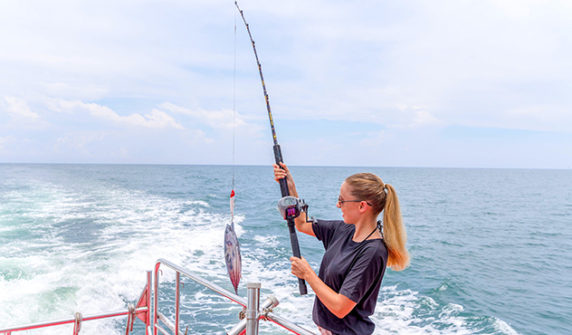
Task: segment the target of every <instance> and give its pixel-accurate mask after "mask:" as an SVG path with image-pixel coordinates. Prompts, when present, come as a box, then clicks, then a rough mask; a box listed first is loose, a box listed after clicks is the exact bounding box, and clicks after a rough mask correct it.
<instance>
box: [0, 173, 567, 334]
mask: <svg viewBox="0 0 572 335" xmlns="http://www.w3.org/2000/svg"><path fill="white" fill-rule="evenodd" d="M291 170H292V173H293V175H294V177H295V180H296V183H297V188H298V191H299V193H300V196H301V197H302V198H304V199H305V200H306V202H307V203H308V204H309V206H310V208H309V212H310V215H311V216H314V217H316V218H324V219H339V218H341V213H340V212H339V209H338V208H336V200H337V198H338V193H339V187H340V184H341V183H342V181H343V180H344V178H345V177H347V176H348V175H350V174H353V173H356V172H363V171H369V172H373V173H376V174H378V175H379V176H381V177H382V179H383V180H384V181H385V182H387V183H390V184H392V185H393V186H394V187H395V188H396V190H397V193H398V195H399V199H400V202H401V208H402V213H403V218H404V222H405V225H406V227H407V231H408V248H409V250H410V253H411V256H412V261H411V266H410V267H409V268H407V269H406V270H404V271H401V272H395V271H392V270H388V271H387V272H386V274H385V277H384V280H383V284H382V290H381V293H380V296H379V302H378V305H377V309H376V312H375V314H374V315H373V320H374V322H375V324H376V334H511V335H512V334H571V333H572V326H571V325H572V280H571V278H572V256H571V252H572V171H571V170H524V169H522V170H519V169H445V168H393V167H392V168H372V167H368V168H359V167H297V166H293V167H291ZM233 173H234V175H235V183H236V184H235V190H236V208H235V213H236V225H237V227H236V229H237V234H238V238H239V241H240V243H241V251H242V259H243V272H242V274H243V278H242V281H241V284H240V287H239V295H242V296H245V295H246V283H247V282H249V281H260V282H261V284H262V298H263V299H264V297H265V296H266V295H269V294H273V295H275V296H276V297H277V298H278V300H279V301H280V305H279V306H278V307H277V308H276V309H275V313H276V314H278V315H280V316H282V317H285V318H288V319H290V320H294V321H296V322H297V323H299V324H301V325H306V326H308V327H311V326H312V320H311V311H312V304H313V299H314V294H313V293H312V292H311V290H309V291H310V292H309V294H308V295H307V296H300V295H299V294H298V288H297V281H296V279H295V278H294V277H293V276H292V275H291V274H290V270H289V268H290V263H289V261H288V257H289V256H290V254H291V250H290V242H289V239H288V233H287V231H288V230H287V227H286V224H285V223H284V221H283V220H282V219H281V217H280V216H279V214H278V211H277V210H276V203H277V201H278V199H279V198H280V190H279V186H278V184H277V183H276V182H275V181H274V180H273V175H272V167H271V166H270V165H269V166H237V167H232V166H183V165H180V166H160V165H57V164H47V165H43V164H0V329H2V328H7V327H9V326H15V325H20V324H26V323H35V322H41V321H48V320H60V319H68V318H73V314H74V312H81V313H82V314H84V315H89V314H97V313H103V312H109V311H116V310H123V309H126V306H127V304H128V303H133V302H134V301H135V300H136V299H137V298H138V296H139V294H140V293H141V290H142V289H143V287H144V285H145V281H146V271H148V270H152V269H153V267H154V264H155V261H156V260H157V259H158V258H165V259H167V260H170V261H172V262H174V263H176V264H179V265H181V266H183V267H185V268H187V269H189V270H190V271H192V272H193V273H195V274H197V275H199V276H201V277H204V278H206V279H208V280H209V281H211V282H214V283H216V284H218V285H220V286H222V287H224V288H226V289H228V290H232V286H231V284H230V281H229V279H228V276H227V273H226V267H225V263H224V256H223V234H224V228H225V224H227V223H228V222H229V220H230V213H229V205H228V203H229V199H228V196H229V192H230V189H231V183H232V175H233ZM298 236H299V240H300V246H301V252H302V255H303V256H304V257H306V258H307V259H308V261H309V262H310V264H311V265H312V266H313V268H314V269H315V270H317V269H318V266H319V263H320V259H321V256H322V254H323V248H322V245H321V242H319V241H317V240H315V239H314V238H312V237H309V236H302V235H300V234H299V235H298ZM174 278H175V276H174V274H173V272H172V271H170V270H168V269H163V274H162V277H161V295H160V300H161V306H163V307H162V308H163V309H162V311H163V312H164V313H165V314H167V315H171V316H172V315H173V313H174V311H173V307H172V306H173V301H174V297H173V295H172V293H173V287H174ZM181 304H182V311H181V315H182V321H181V324H182V325H183V329H184V328H185V327H186V326H189V334H224V333H225V331H226V330H229V329H230V328H231V327H232V326H233V325H234V324H235V323H236V322H237V315H238V312H239V311H240V308H239V307H238V306H237V305H235V304H231V303H228V302H227V301H226V300H224V299H219V298H218V296H217V295H216V294H213V293H211V292H210V291H208V290H206V289H204V288H202V287H200V286H198V285H197V284H194V283H193V282H191V281H189V280H184V287H183V289H182V298H181ZM125 322H126V321H125V318H122V319H117V320H103V321H90V322H85V323H84V324H83V327H82V332H81V334H121V333H122V330H123V327H124V324H125ZM261 325H262V326H261V331H260V332H261V334H287V333H286V332H285V331H283V330H282V329H281V328H280V327H277V326H275V325H273V324H268V323H266V322H262V323H261ZM68 333H70V334H71V326H59V327H58V328H54V329H52V330H39V331H34V332H32V331H30V332H29V334H68ZM123 333H124V331H123ZM15 334H22V333H15ZM23 334H28V332H23ZM135 334H144V330H143V327H142V326H141V323H140V322H139V321H137V322H136V327H135Z"/></svg>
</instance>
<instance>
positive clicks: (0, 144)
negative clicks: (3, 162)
mask: <svg viewBox="0 0 572 335" xmlns="http://www.w3.org/2000/svg"><path fill="white" fill-rule="evenodd" d="M8 140H9V138H8V137H0V150H2V149H4V146H5V145H6V143H8Z"/></svg>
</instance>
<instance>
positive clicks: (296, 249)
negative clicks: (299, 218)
mask: <svg viewBox="0 0 572 335" xmlns="http://www.w3.org/2000/svg"><path fill="white" fill-rule="evenodd" d="M288 230H290V244H292V254H293V255H294V257H298V258H302V256H301V254H300V245H299V244H298V236H297V235H296V225H295V224H294V219H289V220H288ZM298 288H299V289H300V295H306V294H308V288H307V287H306V282H305V281H304V279H301V278H298Z"/></svg>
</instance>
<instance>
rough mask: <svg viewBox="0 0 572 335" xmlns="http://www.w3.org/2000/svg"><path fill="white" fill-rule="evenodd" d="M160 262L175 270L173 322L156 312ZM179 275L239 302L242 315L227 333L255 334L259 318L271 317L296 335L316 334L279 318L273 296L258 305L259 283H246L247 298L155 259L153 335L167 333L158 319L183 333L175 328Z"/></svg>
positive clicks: (235, 334)
mask: <svg viewBox="0 0 572 335" xmlns="http://www.w3.org/2000/svg"><path fill="white" fill-rule="evenodd" d="M161 265H164V266H166V267H168V268H170V269H172V270H174V271H175V272H176V279H175V323H174V324H172V323H171V322H169V321H167V322H165V321H166V320H167V318H166V317H165V316H164V315H163V314H161V313H159V268H160V267H161ZM181 275H183V276H185V277H187V278H189V279H191V280H193V281H195V282H196V283H198V284H201V285H203V286H204V287H206V288H208V289H210V290H211V291H213V292H215V293H217V294H219V295H221V296H223V297H225V298H227V299H229V300H230V301H232V302H234V303H237V304H239V305H241V306H242V307H243V308H244V312H245V313H244V315H245V318H243V319H242V320H241V321H240V322H239V323H238V324H237V325H235V326H234V327H233V328H232V329H231V330H230V331H229V332H227V334H228V335H239V334H245V333H246V335H257V334H258V325H259V321H260V320H267V321H271V322H273V323H275V324H277V325H279V326H281V327H283V328H284V329H286V330H288V331H290V332H291V333H294V334H299V335H316V333H314V332H311V331H309V330H308V329H305V328H303V327H301V326H299V325H297V324H295V323H294V322H291V321H289V320H287V319H285V318H282V317H280V316H278V315H276V314H274V313H273V311H272V309H273V308H274V307H276V306H277V305H278V300H277V299H276V298H275V297H274V296H269V297H268V298H267V299H266V300H265V301H264V303H262V305H260V288H261V285H260V283H248V284H247V295H248V298H247V300H246V301H245V300H244V299H243V298H242V297H240V296H238V295H236V294H234V293H232V292H230V291H228V290H226V289H224V288H222V287H220V286H218V285H216V284H213V283H211V282H208V281H207V280H205V279H203V278H201V277H199V276H197V275H194V274H192V273H190V272H189V271H187V270H186V269H184V268H182V267H180V266H178V265H175V264H173V263H171V262H169V261H168V260H165V259H159V260H157V262H156V263H155V277H154V278H155V280H154V292H155V296H154V303H153V325H154V332H153V335H157V334H158V332H161V333H162V334H169V333H168V332H167V331H166V330H165V329H164V328H163V327H161V326H160V325H158V322H157V321H158V320H160V321H162V322H163V323H164V324H165V326H167V328H169V329H170V330H171V331H172V333H173V334H175V335H179V334H180V335H183V333H182V332H181V331H180V328H179V320H180V316H179V311H180V298H179V297H180V284H181V277H180V276H181Z"/></svg>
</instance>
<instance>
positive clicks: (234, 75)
mask: <svg viewBox="0 0 572 335" xmlns="http://www.w3.org/2000/svg"><path fill="white" fill-rule="evenodd" d="M236 44H237V43H236V13H234V66H233V70H232V187H231V189H232V190H234V177H235V170H236V154H235V152H236V58H237V57H236ZM233 221H234V220H233Z"/></svg>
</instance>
